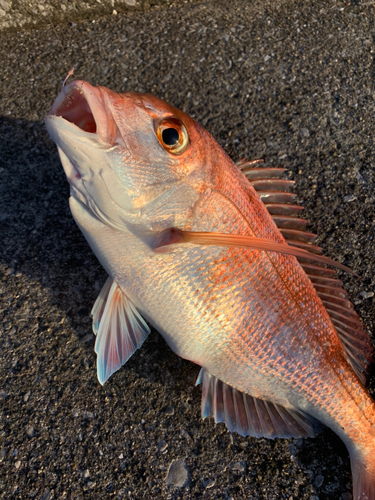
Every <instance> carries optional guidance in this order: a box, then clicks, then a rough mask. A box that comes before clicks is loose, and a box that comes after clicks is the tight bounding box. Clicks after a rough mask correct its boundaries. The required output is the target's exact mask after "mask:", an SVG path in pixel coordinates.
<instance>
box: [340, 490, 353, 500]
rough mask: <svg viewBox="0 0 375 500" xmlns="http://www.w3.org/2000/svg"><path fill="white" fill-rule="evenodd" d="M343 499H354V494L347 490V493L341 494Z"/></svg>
mask: <svg viewBox="0 0 375 500" xmlns="http://www.w3.org/2000/svg"><path fill="white" fill-rule="evenodd" d="M341 499H342V500H352V499H353V495H352V494H351V493H350V492H349V491H345V493H343V494H342V495H341Z"/></svg>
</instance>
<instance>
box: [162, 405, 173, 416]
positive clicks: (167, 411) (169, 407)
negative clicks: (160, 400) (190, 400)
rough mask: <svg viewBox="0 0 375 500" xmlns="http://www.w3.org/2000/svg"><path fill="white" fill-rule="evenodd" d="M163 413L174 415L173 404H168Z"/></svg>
mask: <svg viewBox="0 0 375 500" xmlns="http://www.w3.org/2000/svg"><path fill="white" fill-rule="evenodd" d="M164 413H165V414H166V415H174V408H173V406H168V408H166V409H165V411H164Z"/></svg>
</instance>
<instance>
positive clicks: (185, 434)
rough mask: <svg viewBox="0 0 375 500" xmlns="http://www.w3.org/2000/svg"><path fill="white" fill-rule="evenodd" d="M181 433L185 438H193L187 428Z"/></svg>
mask: <svg viewBox="0 0 375 500" xmlns="http://www.w3.org/2000/svg"><path fill="white" fill-rule="evenodd" d="M180 435H181V437H183V438H185V439H191V437H190V434H189V433H188V432H187V431H185V430H183V431H181V432H180Z"/></svg>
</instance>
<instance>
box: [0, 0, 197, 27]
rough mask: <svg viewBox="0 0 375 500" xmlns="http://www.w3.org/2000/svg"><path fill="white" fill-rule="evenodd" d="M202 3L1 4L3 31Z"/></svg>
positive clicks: (23, 0) (10, 0) (5, 0)
mask: <svg viewBox="0 0 375 500" xmlns="http://www.w3.org/2000/svg"><path fill="white" fill-rule="evenodd" d="M197 1H199V0H86V1H83V0H0V30H4V31H5V30H6V31H8V30H13V31H14V30H19V29H20V28H22V29H24V28H40V27H42V26H46V25H47V24H50V23H55V24H61V23H70V24H72V23H74V22H76V21H77V20H79V19H81V20H82V19H91V20H92V19H97V18H99V17H100V16H109V15H112V16H117V15H118V14H120V15H121V14H124V13H131V12H134V11H138V12H139V11H140V12H143V11H147V10H149V9H160V8H162V9H174V8H175V7H176V6H178V5H180V4H188V3H192V2H197Z"/></svg>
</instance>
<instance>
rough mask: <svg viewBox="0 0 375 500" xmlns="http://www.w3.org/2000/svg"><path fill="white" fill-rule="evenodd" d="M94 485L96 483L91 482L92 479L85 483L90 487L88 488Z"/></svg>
mask: <svg viewBox="0 0 375 500" xmlns="http://www.w3.org/2000/svg"><path fill="white" fill-rule="evenodd" d="M95 485H96V483H93V482H92V481H89V482H88V483H87V487H88V488H90V489H91V488H93V487H94V486H95Z"/></svg>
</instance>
